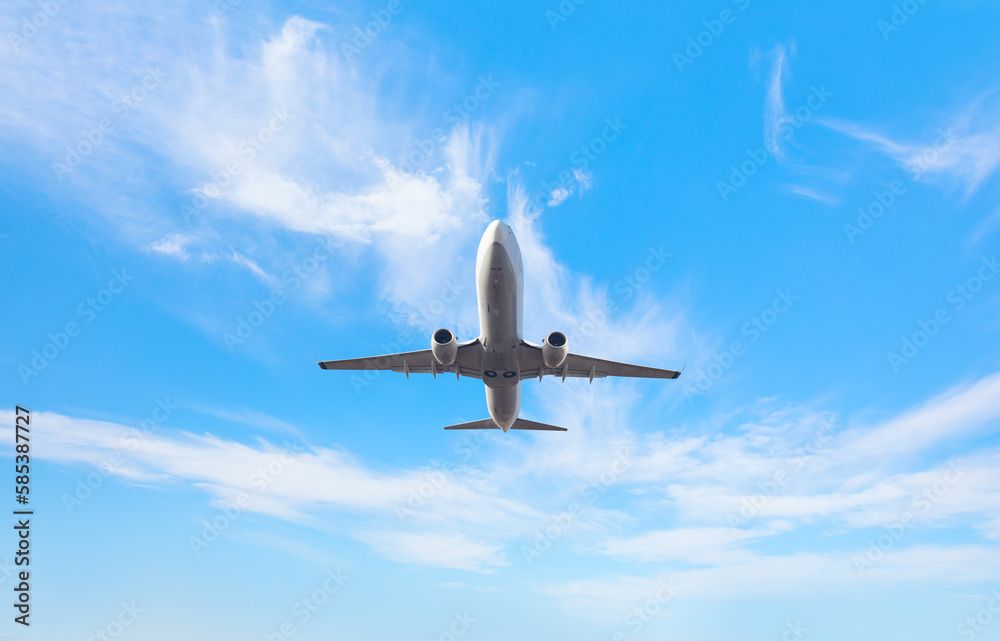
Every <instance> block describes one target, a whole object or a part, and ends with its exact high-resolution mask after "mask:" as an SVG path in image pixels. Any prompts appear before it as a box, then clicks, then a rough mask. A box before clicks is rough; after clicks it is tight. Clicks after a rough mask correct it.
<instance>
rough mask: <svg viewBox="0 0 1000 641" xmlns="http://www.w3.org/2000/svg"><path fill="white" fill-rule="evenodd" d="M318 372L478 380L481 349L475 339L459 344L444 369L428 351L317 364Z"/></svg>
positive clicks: (480, 374)
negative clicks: (369, 373)
mask: <svg viewBox="0 0 1000 641" xmlns="http://www.w3.org/2000/svg"><path fill="white" fill-rule="evenodd" d="M317 364H318V365H319V366H320V368H322V369H334V370H360V371H365V370H373V371H374V370H383V371H388V370H391V371H393V372H402V373H404V374H406V376H407V378H409V376H410V374H433V375H434V376H435V377H437V375H438V374H446V373H452V374H456V375H457V376H468V377H470V378H482V377H483V373H482V370H481V367H482V349H481V345H480V343H479V339H478V338H475V339H473V340H471V341H466V342H465V343H459V345H458V355H457V356H456V357H455V362H454V363H452V364H451V365H448V366H445V365H441V364H440V363H438V362H437V360H436V359H435V358H434V356H433V355H432V354H431V350H429V349H422V350H418V351H416V352H402V353H399V354H385V355H383V356H370V357H367V358H348V359H344V360H339V361H317Z"/></svg>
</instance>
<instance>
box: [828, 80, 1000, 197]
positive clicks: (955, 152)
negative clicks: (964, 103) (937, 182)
mask: <svg viewBox="0 0 1000 641" xmlns="http://www.w3.org/2000/svg"><path fill="white" fill-rule="evenodd" d="M821 122H822V123H823V124H824V125H826V126H827V127H829V128H830V129H833V130H834V131H838V132H840V133H842V134H845V135H847V136H850V137H851V138H854V139H856V140H859V141H861V142H863V143H867V144H868V145H870V146H871V147H872V148H874V149H875V150H876V151H879V152H881V153H884V154H886V155H888V156H890V157H892V158H893V159H894V160H895V161H896V162H897V163H898V164H899V165H900V167H902V168H903V169H905V170H907V171H908V172H909V173H910V175H911V177H912V178H914V179H917V180H920V179H925V178H938V179H947V180H948V181H949V182H950V183H954V184H957V185H959V186H963V187H964V188H965V193H966V196H971V195H972V194H974V193H975V192H976V191H978V190H979V188H980V187H982V186H983V184H984V183H985V182H986V180H987V179H988V178H989V177H990V176H992V175H993V174H994V173H995V172H996V170H997V167H998V166H1000V117H998V116H997V110H996V101H995V100H988V99H982V100H978V101H976V102H975V103H973V104H972V105H971V106H969V107H968V108H966V109H965V110H964V111H963V112H962V113H960V114H958V115H957V116H954V117H952V118H951V119H950V122H948V123H946V124H943V125H942V126H941V127H939V128H938V129H936V130H935V131H934V132H933V133H932V134H929V135H927V136H925V137H924V139H923V140H921V141H902V140H899V139H898V138H893V137H892V136H890V135H888V134H884V133H880V132H878V131H876V130H875V129H874V128H872V127H870V126H866V125H862V124H859V123H855V122H851V121H846V120H840V119H824V120H822V121H821Z"/></svg>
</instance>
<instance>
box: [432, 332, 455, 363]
mask: <svg viewBox="0 0 1000 641" xmlns="http://www.w3.org/2000/svg"><path fill="white" fill-rule="evenodd" d="M431 354H432V355H433V356H434V360H436V361H437V362H438V363H439V364H440V365H444V366H445V367H448V366H449V365H451V364H452V363H454V362H455V358H456V357H457V356H458V340H457V339H456V338H455V334H454V333H453V332H452V331H451V330H450V329H443V328H442V329H439V330H437V331H436V332H434V335H433V336H431Z"/></svg>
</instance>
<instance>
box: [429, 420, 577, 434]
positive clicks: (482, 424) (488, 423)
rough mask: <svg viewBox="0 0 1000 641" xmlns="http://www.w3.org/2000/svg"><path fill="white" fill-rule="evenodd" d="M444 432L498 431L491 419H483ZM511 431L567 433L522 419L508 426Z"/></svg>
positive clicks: (449, 427)
mask: <svg viewBox="0 0 1000 641" xmlns="http://www.w3.org/2000/svg"><path fill="white" fill-rule="evenodd" d="M444 429H446V430H498V429H500V428H499V427H498V426H497V424H496V423H494V422H493V419H492V418H484V419H483V420H481V421H472V422H471V423H460V424H458V425H449V426H448V427H446V428H444ZM510 429H512V430H535V431H540V432H565V431H567V430H566V428H565V427H556V426H555V425H546V424H545V423H536V422H534V421H526V420H524V419H523V418H519V419H517V420H516V421H514V424H513V425H511V426H510Z"/></svg>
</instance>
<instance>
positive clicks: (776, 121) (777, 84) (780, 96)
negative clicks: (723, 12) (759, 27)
mask: <svg viewBox="0 0 1000 641" xmlns="http://www.w3.org/2000/svg"><path fill="white" fill-rule="evenodd" d="M773 55H774V65H773V66H772V68H771V77H770V79H769V80H768V84H767V100H766V101H765V103H764V141H765V143H766V145H767V149H768V151H770V152H771V153H772V154H774V155H775V156H776V157H778V158H781V157H783V156H784V151H783V150H782V148H781V143H780V142H779V134H780V133H781V127H782V125H784V124H786V123H790V122H791V118H789V116H788V110H787V109H786V108H785V96H784V91H783V88H782V84H781V83H782V79H783V77H784V76H785V75H786V74H787V73H788V62H787V55H788V48H787V47H785V46H783V45H779V46H778V47H776V48H775V50H774V54H773Z"/></svg>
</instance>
